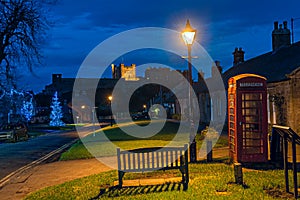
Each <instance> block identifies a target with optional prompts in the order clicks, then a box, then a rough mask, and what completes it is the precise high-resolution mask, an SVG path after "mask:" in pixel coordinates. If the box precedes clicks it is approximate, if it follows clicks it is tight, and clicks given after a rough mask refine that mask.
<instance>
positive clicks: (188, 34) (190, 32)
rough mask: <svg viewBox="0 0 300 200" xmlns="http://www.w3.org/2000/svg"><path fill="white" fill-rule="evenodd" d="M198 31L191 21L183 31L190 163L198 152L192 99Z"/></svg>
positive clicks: (195, 158)
mask: <svg viewBox="0 0 300 200" xmlns="http://www.w3.org/2000/svg"><path fill="white" fill-rule="evenodd" d="M196 33H197V30H196V29H193V28H192V27H191V24H190V21H189V20H187V22H186V25H185V29H184V30H183V31H182V33H181V34H182V39H183V41H184V43H185V44H186V45H187V48H188V56H187V58H188V81H189V84H190V87H189V94H188V100H189V106H188V107H189V108H188V115H189V116H188V117H189V122H190V162H196V161H197V150H196V140H195V134H194V122H193V101H192V98H191V94H192V91H191V87H192V86H193V80H192V56H191V50H192V45H193V42H194V40H195V37H196Z"/></svg>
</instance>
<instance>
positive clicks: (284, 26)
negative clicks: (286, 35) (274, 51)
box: [283, 21, 287, 29]
mask: <svg viewBox="0 0 300 200" xmlns="http://www.w3.org/2000/svg"><path fill="white" fill-rule="evenodd" d="M283 28H284V29H287V21H284V22H283Z"/></svg>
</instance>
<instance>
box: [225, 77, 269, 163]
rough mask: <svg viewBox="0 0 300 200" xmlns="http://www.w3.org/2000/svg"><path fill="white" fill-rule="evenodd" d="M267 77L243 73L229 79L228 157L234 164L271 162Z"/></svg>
mask: <svg viewBox="0 0 300 200" xmlns="http://www.w3.org/2000/svg"><path fill="white" fill-rule="evenodd" d="M267 116H268V115H267V87H266V78H265V77H262V76H258V75H255V74H240V75H237V76H234V77H232V78H230V79H229V80H228V136H229V155H230V157H231V158H232V159H233V160H234V161H235V162H242V163H243V162H267V161H268V119H267Z"/></svg>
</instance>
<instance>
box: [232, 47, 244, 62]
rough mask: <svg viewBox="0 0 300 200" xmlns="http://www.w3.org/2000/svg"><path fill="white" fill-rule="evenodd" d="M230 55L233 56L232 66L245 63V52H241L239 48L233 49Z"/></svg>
mask: <svg viewBox="0 0 300 200" xmlns="http://www.w3.org/2000/svg"><path fill="white" fill-rule="evenodd" d="M232 54H233V65H234V66H235V65H238V64H240V63H242V62H244V61H245V58H244V57H245V52H244V51H243V49H242V48H241V47H240V48H235V50H234V52H233V53H232Z"/></svg>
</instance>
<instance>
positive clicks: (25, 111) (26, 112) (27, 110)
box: [21, 98, 33, 122]
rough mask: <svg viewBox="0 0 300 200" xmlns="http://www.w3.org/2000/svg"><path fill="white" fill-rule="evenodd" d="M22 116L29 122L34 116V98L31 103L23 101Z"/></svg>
mask: <svg viewBox="0 0 300 200" xmlns="http://www.w3.org/2000/svg"><path fill="white" fill-rule="evenodd" d="M21 114H22V115H23V116H24V117H25V119H26V121H27V122H29V121H30V119H31V117H32V115H33V103H32V98H31V99H30V100H29V101H23V107H22V108H21Z"/></svg>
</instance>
